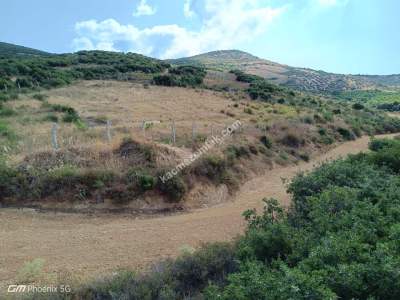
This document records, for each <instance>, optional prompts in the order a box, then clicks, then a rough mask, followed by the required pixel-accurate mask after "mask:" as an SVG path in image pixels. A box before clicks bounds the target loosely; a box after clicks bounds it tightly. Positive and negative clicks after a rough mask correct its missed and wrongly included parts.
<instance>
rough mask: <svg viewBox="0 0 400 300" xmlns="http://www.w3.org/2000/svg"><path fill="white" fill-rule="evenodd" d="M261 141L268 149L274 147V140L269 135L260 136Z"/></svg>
mask: <svg viewBox="0 0 400 300" xmlns="http://www.w3.org/2000/svg"><path fill="white" fill-rule="evenodd" d="M260 142H261V143H262V144H263V145H264V146H265V147H267V148H268V149H271V148H272V145H273V143H272V140H271V139H270V138H269V137H268V136H266V135H263V136H262V137H261V138H260Z"/></svg>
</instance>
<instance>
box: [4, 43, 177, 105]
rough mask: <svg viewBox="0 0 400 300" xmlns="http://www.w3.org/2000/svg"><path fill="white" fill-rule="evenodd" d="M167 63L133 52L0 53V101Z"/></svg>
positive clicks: (123, 77)
mask: <svg viewBox="0 0 400 300" xmlns="http://www.w3.org/2000/svg"><path fill="white" fill-rule="evenodd" d="M169 67H170V65H169V64H168V63H164V62H162V61H160V60H156V59H153V58H149V57H145V56H143V55H140V54H135V53H127V54H124V53H117V52H107V51H80V52H77V53H73V54H60V55H50V56H17V55H14V56H9V55H3V56H0V91H1V93H0V101H1V100H3V101H4V100H7V99H8V98H13V97H16V94H17V93H19V92H24V91H29V90H32V89H35V88H39V87H42V88H53V87H60V86H64V85H67V84H71V83H72V82H73V81H75V80H79V79H83V80H92V79H103V80H106V79H119V80H127V79H130V76H133V73H137V72H140V73H143V74H155V73H160V72H163V71H164V70H165V69H167V68H169Z"/></svg>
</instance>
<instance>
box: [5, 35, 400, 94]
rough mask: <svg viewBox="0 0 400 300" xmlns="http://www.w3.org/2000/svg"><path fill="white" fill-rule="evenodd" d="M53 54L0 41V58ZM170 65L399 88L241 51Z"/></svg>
mask: <svg viewBox="0 0 400 300" xmlns="http://www.w3.org/2000/svg"><path fill="white" fill-rule="evenodd" d="M48 55H56V54H51V53H48V52H45V51H41V50H37V49H32V48H28V47H24V46H19V45H14V44H10V43H5V42H0V56H3V57H12V56H25V57H26V56H48ZM165 61H166V62H168V63H170V64H173V65H195V66H204V67H206V68H208V69H211V70H217V71H223V72H228V71H231V70H235V69H237V70H241V71H243V72H246V73H249V74H253V75H258V76H261V77H263V78H265V79H266V80H268V81H270V82H271V83H274V84H278V85H283V86H287V87H290V88H293V89H297V90H301V91H308V92H322V93H331V94H332V93H338V92H343V91H352V90H373V89H388V88H393V87H394V88H398V87H400V74H392V75H362V74H357V75H352V74H336V73H330V72H325V71H322V70H313V69H311V68H299V67H292V66H289V65H285V64H280V63H277V62H273V61H270V60H267V59H263V58H259V57H257V56H255V55H252V54H250V53H248V52H245V51H241V50H234V49H233V50H217V51H211V52H207V53H202V54H198V55H194V56H190V57H183V58H178V59H168V60H165Z"/></svg>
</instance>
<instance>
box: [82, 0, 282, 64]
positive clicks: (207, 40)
mask: <svg viewBox="0 0 400 300" xmlns="http://www.w3.org/2000/svg"><path fill="white" fill-rule="evenodd" d="M260 2H262V1H258V0H204V10H205V15H206V17H205V18H204V19H203V20H202V25H201V27H200V28H199V29H198V30H192V31H191V30H188V29H186V28H184V27H181V26H179V25H176V24H172V25H158V26H153V27H148V28H144V29H138V28H137V27H135V26H133V25H130V24H128V25H123V24H120V23H118V22H117V21H115V20H113V19H108V20H104V21H101V22H98V21H95V20H89V21H83V22H79V23H77V24H76V26H75V30H76V33H77V35H78V36H77V38H76V39H75V40H74V46H75V49H76V50H82V49H85V47H87V46H88V47H91V48H94V49H104V50H109V49H115V48H118V47H117V46H116V44H118V43H120V42H123V43H124V45H128V47H129V49H128V50H129V51H132V52H139V53H142V54H146V55H152V56H157V57H160V58H175V57H181V56H189V55H195V54H199V53H201V52H205V51H211V50H216V49H229V48H233V47H235V46H236V45H238V44H240V43H243V42H246V41H251V40H252V39H254V38H256V37H258V36H259V35H260V34H262V33H264V32H265V31H266V30H267V28H268V25H269V24H270V23H271V22H272V21H273V20H274V19H275V18H276V17H278V16H279V15H280V14H281V13H282V12H283V11H284V9H285V8H284V7H280V8H271V7H268V6H262V5H260V4H259V3H260ZM189 8H190V6H189ZM189 10H190V9H189Z"/></svg>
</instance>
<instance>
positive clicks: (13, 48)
mask: <svg viewBox="0 0 400 300" xmlns="http://www.w3.org/2000/svg"><path fill="white" fill-rule="evenodd" d="M21 55H22V56H27V55H28V56H29V55H30V56H32V55H34V56H44V55H46V56H47V55H50V53H47V52H44V51H41V50H36V49H32V48H28V47H24V46H19V45H14V44H9V43H4V42H0V57H1V56H21Z"/></svg>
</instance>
